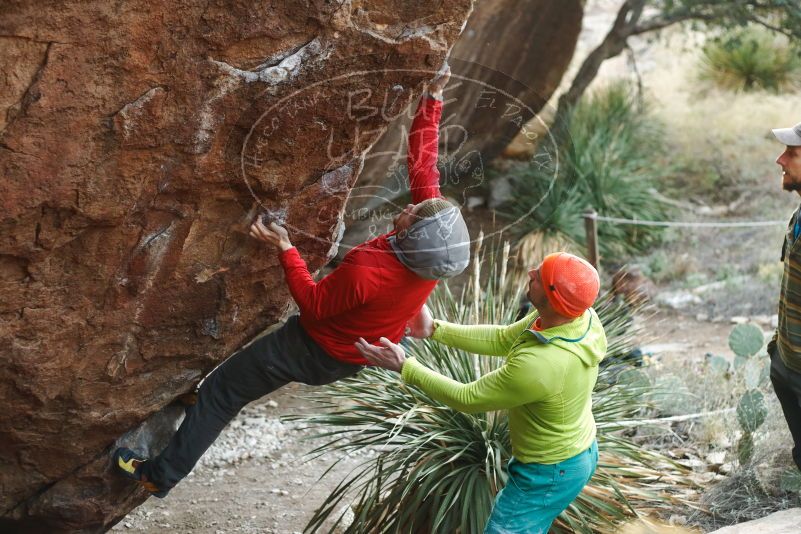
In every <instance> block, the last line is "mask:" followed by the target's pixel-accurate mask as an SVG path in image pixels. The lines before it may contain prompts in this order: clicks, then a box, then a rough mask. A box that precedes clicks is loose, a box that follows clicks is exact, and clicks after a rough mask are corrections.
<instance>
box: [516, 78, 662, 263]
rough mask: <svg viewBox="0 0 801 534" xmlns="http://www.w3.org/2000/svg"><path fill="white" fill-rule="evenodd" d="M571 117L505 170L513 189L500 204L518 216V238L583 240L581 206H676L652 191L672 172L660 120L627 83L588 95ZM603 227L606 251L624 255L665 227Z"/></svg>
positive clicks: (633, 215) (645, 214) (641, 209)
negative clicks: (550, 139) (532, 235)
mask: <svg viewBox="0 0 801 534" xmlns="http://www.w3.org/2000/svg"><path fill="white" fill-rule="evenodd" d="M569 125H570V126H569V129H568V130H567V131H562V130H558V129H557V130H556V132H557V133H558V134H559V135H557V136H556V138H555V143H552V144H545V143H543V144H542V148H541V152H540V153H538V154H537V156H536V157H535V158H533V159H532V161H531V162H528V163H525V164H515V165H512V166H511V167H510V169H509V171H508V173H509V175H510V176H511V177H512V181H513V184H514V188H515V194H514V195H513V200H512V201H510V202H509V203H508V204H507V205H506V206H503V208H502V210H501V212H502V215H505V216H506V217H507V218H509V219H513V220H515V221H517V224H515V226H514V228H515V231H516V232H517V234H518V235H517V237H518V238H520V237H522V236H523V235H525V234H528V233H541V234H544V235H546V236H553V235H560V236H562V237H563V238H564V239H567V240H569V241H571V242H574V243H583V242H584V239H585V238H584V224H583V219H582V214H583V212H584V211H586V210H587V209H589V208H592V209H594V210H595V211H597V212H598V213H599V214H601V215H606V216H611V217H619V218H624V219H645V220H663V219H665V218H666V217H667V216H668V214H669V213H670V210H671V207H670V206H669V205H667V204H666V203H664V202H663V201H662V200H660V197H659V196H658V195H655V194H654V189H656V187H657V186H658V184H659V183H660V181H661V180H662V179H663V178H664V177H665V176H667V174H668V172H669V169H668V168H667V167H666V165H665V162H664V161H663V159H662V158H663V157H664V153H665V150H664V146H663V144H662V142H661V139H662V136H661V135H660V127H659V125H658V123H657V121H656V120H655V119H654V118H653V117H652V116H651V115H650V113H649V112H648V109H647V106H645V104H644V102H643V101H642V100H641V99H640V98H639V97H638V95H637V93H636V91H635V90H634V89H633V88H632V87H631V86H630V85H629V84H626V83H623V82H619V83H613V84H611V85H609V86H607V87H605V88H602V89H600V90H598V91H596V92H595V93H594V94H591V95H588V96H586V97H584V98H583V99H582V100H581V102H580V103H579V104H578V106H576V108H575V109H574V110H573V111H572V112H571V115H570V121H569ZM560 132H561V133H560ZM598 233H599V243H600V247H601V253H602V255H604V256H606V257H619V256H620V255H625V254H631V253H636V252H639V251H643V250H646V249H648V248H649V247H651V246H653V245H654V244H655V243H657V242H658V240H659V238H660V236H661V234H662V230H661V229H660V228H658V227H642V226H630V225H615V224H611V223H602V224H601V225H600V226H599V228H598ZM532 260H533V258H532Z"/></svg>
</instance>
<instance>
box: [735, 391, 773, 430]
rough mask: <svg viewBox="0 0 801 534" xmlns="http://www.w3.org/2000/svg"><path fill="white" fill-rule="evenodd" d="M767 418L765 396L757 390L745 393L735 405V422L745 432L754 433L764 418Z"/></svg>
mask: <svg viewBox="0 0 801 534" xmlns="http://www.w3.org/2000/svg"><path fill="white" fill-rule="evenodd" d="M767 416H768V409H767V407H766V406H765V396H764V395H762V392H760V391H757V390H753V389H752V390H750V391H746V393H745V395H743V397H742V398H741V399H740V404H738V405H737V421H739V423H740V427H742V429H743V430H744V431H745V432H755V431H756V430H757V429H758V428H759V427H760V426H761V425H762V423H764V422H765V418H766V417H767Z"/></svg>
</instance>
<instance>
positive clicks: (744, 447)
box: [737, 432, 754, 465]
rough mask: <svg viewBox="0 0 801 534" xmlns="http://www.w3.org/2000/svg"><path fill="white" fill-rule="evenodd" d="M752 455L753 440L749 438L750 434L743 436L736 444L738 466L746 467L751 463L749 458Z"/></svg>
mask: <svg viewBox="0 0 801 534" xmlns="http://www.w3.org/2000/svg"><path fill="white" fill-rule="evenodd" d="M753 454H754V438H753V437H751V433H750V432H746V433H745V434H743V437H741V438H740V441H738V442H737V458H738V459H739V460H740V465H746V464H748V463H749V462H750V461H751V456H753Z"/></svg>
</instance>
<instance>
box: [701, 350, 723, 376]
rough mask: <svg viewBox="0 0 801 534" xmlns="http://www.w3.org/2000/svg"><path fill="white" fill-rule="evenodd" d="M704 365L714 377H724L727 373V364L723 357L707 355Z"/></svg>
mask: <svg viewBox="0 0 801 534" xmlns="http://www.w3.org/2000/svg"><path fill="white" fill-rule="evenodd" d="M706 363H707V365H708V366H709V368H710V369H711V370H712V372H713V373H715V374H716V375H725V374H726V373H727V372H729V362H728V361H727V360H726V358H724V357H723V356H717V355H715V354H707V359H706Z"/></svg>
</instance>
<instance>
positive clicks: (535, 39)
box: [346, 0, 583, 242]
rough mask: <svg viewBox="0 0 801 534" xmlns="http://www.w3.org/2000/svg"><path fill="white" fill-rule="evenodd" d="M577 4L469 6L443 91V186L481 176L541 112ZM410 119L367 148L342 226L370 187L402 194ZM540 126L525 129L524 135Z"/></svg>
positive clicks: (564, 58) (565, 60)
mask: <svg viewBox="0 0 801 534" xmlns="http://www.w3.org/2000/svg"><path fill="white" fill-rule="evenodd" d="M582 5H583V3H582V2H581V1H580V0H568V1H564V0H522V1H520V0H484V1H482V2H479V3H477V4H476V8H475V10H474V11H473V14H472V15H471V16H470V19H469V20H468V22H467V26H466V27H465V30H464V32H463V33H462V36H461V37H460V38H459V40H458V41H457V43H456V45H455V46H454V47H453V50H452V52H451V60H450V62H451V66H452V71H453V78H452V81H451V82H450V84H449V86H448V87H447V88H446V90H445V104H446V105H445V109H444V112H443V119H442V135H441V138H440V158H441V164H442V165H441V171H442V183H443V184H445V183H459V184H461V185H462V186H463V187H464V186H466V185H468V186H469V185H477V184H478V183H480V182H483V181H484V180H485V179H486V177H485V176H484V174H483V171H484V168H485V166H486V165H487V164H488V163H489V162H490V161H492V160H493V159H494V158H495V157H496V156H498V155H499V154H501V153H502V152H503V150H504V149H505V148H506V146H507V145H508V144H509V143H510V142H511V141H512V139H513V138H514V137H515V136H516V135H517V134H518V133H519V132H520V130H521V127H522V126H523V125H525V124H526V123H527V122H528V121H529V120H530V119H532V118H533V117H534V116H535V115H536V114H539V113H540V112H541V110H542V108H543V106H544V105H545V104H546V102H547V101H548V99H549V98H550V97H551V95H552V94H553V92H554V91H555V90H556V89H557V87H558V86H559V82H560V81H561V79H562V76H563V74H564V73H565V70H566V69H567V67H568V64H569V63H570V59H571V58H572V57H573V52H574V50H575V47H576V43H577V41H578V37H579V32H580V31H581V20H582V15H583V7H582ZM410 123H411V120H410V118H409V117H408V116H407V117H405V118H401V119H400V120H398V121H396V122H395V123H393V125H392V126H391V127H390V128H389V129H388V130H387V131H386V133H385V134H384V135H383V136H382V137H381V139H380V140H379V141H378V142H377V143H376V144H375V146H374V147H373V148H372V149H371V151H370V154H369V155H368V158H367V160H366V162H365V166H364V170H363V172H362V177H361V178H360V179H359V189H360V190H364V191H365V192H366V194H363V195H361V194H356V195H354V196H353V197H352V198H351V201H350V202H349V205H348V211H349V215H351V217H348V219H349V222H348V224H350V222H351V221H350V219H352V218H355V219H358V218H357V217H356V216H355V215H356V214H359V213H360V208H363V207H368V208H374V207H375V206H377V205H378V204H379V202H380V199H378V198H377V196H380V195H376V194H375V191H380V192H382V193H383V194H384V196H385V197H386V199H392V198H394V197H396V196H398V195H397V194H396V193H402V192H403V190H402V189H401V188H399V187H398V185H397V184H398V183H400V182H403V181H404V180H405V172H406V171H405V160H404V158H405V152H404V150H405V144H404V142H403V138H404V136H405V135H406V133H407V132H408V128H409V124H410ZM544 130H545V128H543V129H541V130H539V131H536V132H530V135H531V136H532V139H535V138H534V137H533V136H542V135H543V131H544ZM532 142H533V141H532ZM465 180H469V182H470V183H466V182H465ZM380 186H383V187H380ZM462 200H463V201H464V199H462ZM361 212H362V213H363V210H361ZM349 233H350V232H349ZM356 239H358V237H357V238H356ZM350 241H351V239H350V235H348V236H346V242H350Z"/></svg>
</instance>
